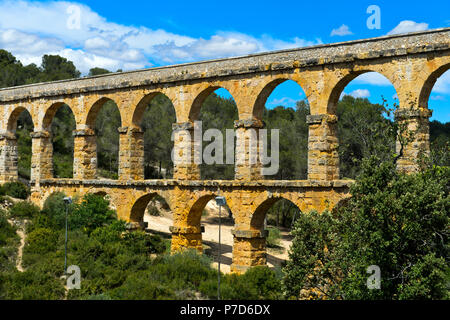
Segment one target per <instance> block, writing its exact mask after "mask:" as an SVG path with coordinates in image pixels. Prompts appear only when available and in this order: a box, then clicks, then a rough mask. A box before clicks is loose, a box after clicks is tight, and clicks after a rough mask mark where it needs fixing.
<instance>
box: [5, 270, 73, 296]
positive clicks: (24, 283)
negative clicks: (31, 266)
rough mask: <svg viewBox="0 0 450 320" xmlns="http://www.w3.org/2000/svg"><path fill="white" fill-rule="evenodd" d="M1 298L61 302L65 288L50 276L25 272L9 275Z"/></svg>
mask: <svg viewBox="0 0 450 320" xmlns="http://www.w3.org/2000/svg"><path fill="white" fill-rule="evenodd" d="M3 286H4V288H3V290H2V291H1V292H0V298H1V299H5V300H59V299H62V298H63V297H64V287H63V285H62V282H61V281H60V280H59V279H55V278H54V277H52V276H51V275H49V274H46V273H41V272H34V271H28V270H27V271H25V272H14V273H10V274H7V275H6V277H5V283H4V285H3Z"/></svg>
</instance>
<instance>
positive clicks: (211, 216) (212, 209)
mask: <svg viewBox="0 0 450 320" xmlns="http://www.w3.org/2000/svg"><path fill="white" fill-rule="evenodd" d="M215 198H216V195H214V194H211V195H206V196H203V197H200V198H199V199H198V200H197V201H196V202H195V203H194V205H193V206H192V207H191V210H190V212H189V216H188V225H189V226H193V227H197V228H198V229H199V230H202V238H201V239H202V244H203V252H204V254H206V255H207V256H209V257H210V258H211V259H212V261H213V267H216V266H214V264H217V263H218V261H219V219H220V228H221V241H220V242H221V250H220V261H221V264H222V267H221V271H222V272H225V273H229V272H230V271H231V264H232V257H233V241H234V239H233V234H232V230H233V229H234V217H233V213H232V211H231V209H230V208H229V207H228V206H227V207H222V208H221V209H220V210H221V211H220V218H219V206H218V205H217V204H216V200H215Z"/></svg>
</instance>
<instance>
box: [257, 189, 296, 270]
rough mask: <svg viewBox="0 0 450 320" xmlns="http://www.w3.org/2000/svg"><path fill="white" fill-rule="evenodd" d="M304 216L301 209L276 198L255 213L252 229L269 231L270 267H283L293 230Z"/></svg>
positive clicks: (268, 255) (267, 241) (267, 242)
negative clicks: (301, 216)
mask: <svg viewBox="0 0 450 320" xmlns="http://www.w3.org/2000/svg"><path fill="white" fill-rule="evenodd" d="M301 214H302V211H301V210H300V209H299V207H298V206H297V205H296V204H295V203H293V202H291V201H290V200H288V199H285V198H283V197H274V198H269V199H267V200H265V201H264V202H263V203H261V204H260V205H259V206H258V208H257V209H256V210H255V212H254V213H253V216H252V218H251V221H250V229H251V230H254V231H261V232H262V231H264V230H267V232H268V233H267V238H266V248H267V264H268V266H269V267H280V266H283V264H284V262H285V261H286V260H287V252H288V250H289V248H290V246H291V244H292V240H293V237H292V236H291V230H292V228H293V227H294V225H295V222H296V221H297V219H298V218H299V217H300V215H301Z"/></svg>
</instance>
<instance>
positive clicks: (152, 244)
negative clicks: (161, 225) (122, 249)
mask: <svg viewBox="0 0 450 320" xmlns="http://www.w3.org/2000/svg"><path fill="white" fill-rule="evenodd" d="M123 239H124V241H125V245H126V246H127V247H128V248H130V250H131V251H133V253H135V254H140V253H163V252H164V251H165V250H166V245H165V243H164V241H163V239H162V238H161V237H160V236H158V235H150V234H147V233H145V232H143V231H134V232H127V233H125V235H124V237H123Z"/></svg>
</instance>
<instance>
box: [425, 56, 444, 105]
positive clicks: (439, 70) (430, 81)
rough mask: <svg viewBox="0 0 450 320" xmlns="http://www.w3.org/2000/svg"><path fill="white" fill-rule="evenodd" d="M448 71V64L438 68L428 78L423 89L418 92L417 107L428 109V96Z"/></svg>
mask: <svg viewBox="0 0 450 320" xmlns="http://www.w3.org/2000/svg"><path fill="white" fill-rule="evenodd" d="M448 70H450V63H447V64H444V65H442V66H440V67H438V68H437V69H436V70H435V71H433V72H432V73H431V74H430V75H429V76H428V78H427V79H426V80H425V83H424V85H423V87H422V88H421V90H420V95H419V107H422V108H428V101H429V100H430V95H431V92H432V91H433V88H434V85H435V84H436V81H437V80H438V79H439V78H440V77H441V76H442V75H443V74H444V73H445V72H447V71H448Z"/></svg>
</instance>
